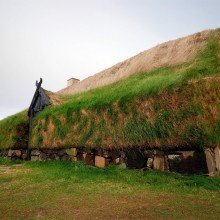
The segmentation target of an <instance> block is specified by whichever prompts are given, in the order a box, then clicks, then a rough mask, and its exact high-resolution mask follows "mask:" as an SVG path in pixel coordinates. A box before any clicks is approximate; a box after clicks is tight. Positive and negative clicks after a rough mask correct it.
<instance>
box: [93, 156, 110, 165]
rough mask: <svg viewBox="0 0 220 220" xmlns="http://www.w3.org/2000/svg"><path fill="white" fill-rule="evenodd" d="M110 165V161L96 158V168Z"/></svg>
mask: <svg viewBox="0 0 220 220" xmlns="http://www.w3.org/2000/svg"><path fill="white" fill-rule="evenodd" d="M108 165H109V160H108V159H107V158H105V157H100V156H95V166H96V167H101V168H103V167H106V166H108Z"/></svg>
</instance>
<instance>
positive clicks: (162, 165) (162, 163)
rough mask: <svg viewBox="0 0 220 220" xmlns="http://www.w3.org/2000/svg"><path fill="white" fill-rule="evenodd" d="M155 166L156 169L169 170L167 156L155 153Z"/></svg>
mask: <svg viewBox="0 0 220 220" xmlns="http://www.w3.org/2000/svg"><path fill="white" fill-rule="evenodd" d="M153 168H154V169H156V170H161V171H167V170H169V169H168V162H167V160H166V157H164V156H162V155H155V157H154V162H153Z"/></svg>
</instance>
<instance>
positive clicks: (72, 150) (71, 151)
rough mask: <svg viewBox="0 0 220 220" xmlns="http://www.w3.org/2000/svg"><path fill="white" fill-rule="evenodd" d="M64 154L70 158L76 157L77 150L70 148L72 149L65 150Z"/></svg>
mask: <svg viewBox="0 0 220 220" xmlns="http://www.w3.org/2000/svg"><path fill="white" fill-rule="evenodd" d="M66 153H67V154H68V155H70V156H74V157H75V156H76V155H77V149H76V148H74V147H72V148H69V149H66Z"/></svg>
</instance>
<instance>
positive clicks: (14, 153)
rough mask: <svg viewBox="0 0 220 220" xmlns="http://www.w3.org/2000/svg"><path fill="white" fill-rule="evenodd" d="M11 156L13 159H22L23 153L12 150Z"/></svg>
mask: <svg viewBox="0 0 220 220" xmlns="http://www.w3.org/2000/svg"><path fill="white" fill-rule="evenodd" d="M11 156H12V157H21V151H20V150H12V152H11Z"/></svg>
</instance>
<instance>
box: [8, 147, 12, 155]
mask: <svg viewBox="0 0 220 220" xmlns="http://www.w3.org/2000/svg"><path fill="white" fill-rule="evenodd" d="M11 155H12V150H11V149H10V150H9V151H8V157H11Z"/></svg>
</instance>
